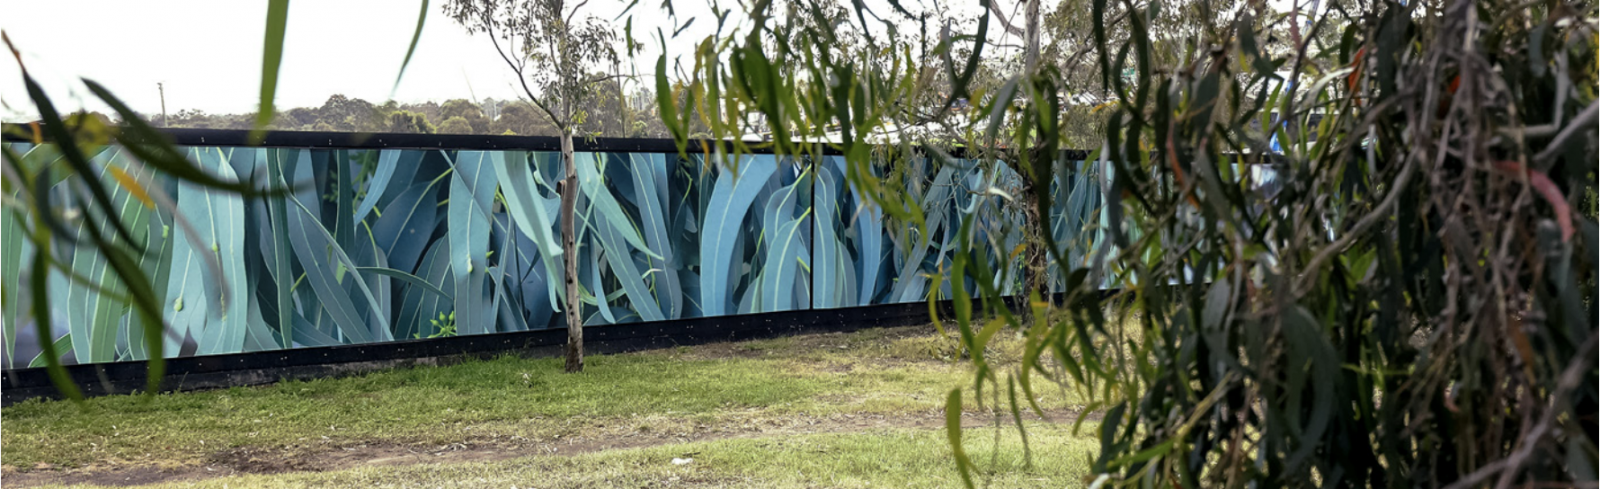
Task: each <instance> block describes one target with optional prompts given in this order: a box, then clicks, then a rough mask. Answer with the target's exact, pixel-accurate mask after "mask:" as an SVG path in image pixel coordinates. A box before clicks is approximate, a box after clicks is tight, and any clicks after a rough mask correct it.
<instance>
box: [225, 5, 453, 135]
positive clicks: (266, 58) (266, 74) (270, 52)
mask: <svg viewBox="0 0 1600 489" xmlns="http://www.w3.org/2000/svg"><path fill="white" fill-rule="evenodd" d="M288 27H289V0H267V33H266V38H265V40H264V41H263V44H262V51H261V96H260V99H261V102H260V110H259V111H257V112H256V121H255V128H254V129H253V130H252V131H251V132H250V140H251V141H252V142H255V143H260V142H261V139H262V138H264V137H265V136H266V132H265V130H266V128H267V124H271V123H272V117H273V116H274V115H275V114H276V113H277V109H276V107H275V106H274V104H273V101H274V100H275V99H276V97H277V93H278V67H279V66H281V65H282V64H283V35H284V31H285V30H287V29H288ZM417 28H418V29H419V34H420V29H421V28H422V26H421V25H418V26H417ZM408 56H409V55H408ZM396 83H399V82H398V81H396Z"/></svg>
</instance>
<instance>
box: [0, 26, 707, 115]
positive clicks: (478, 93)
mask: <svg viewBox="0 0 1600 489" xmlns="http://www.w3.org/2000/svg"><path fill="white" fill-rule="evenodd" d="M443 3H444V2H443V1H439V0H435V1H433V2H432V5H431V6H430V12H429V17H428V20H427V23H426V25H425V26H424V28H423V33H422V38H421V42H420V44H419V45H418V46H417V52H416V54H415V55H414V56H413V58H412V60H411V64H410V66H409V67H408V68H407V69H406V73H405V77H404V79H403V80H402V81H401V83H400V85H399V88H398V90H395V91H394V92H393V93H394V97H393V98H394V99H395V100H398V101H400V102H405V103H409V102H423V101H435V102H442V101H444V100H448V99H453V98H465V99H477V100H482V99H484V98H488V97H493V98H496V99H509V98H515V97H516V96H517V94H518V93H520V90H519V89H516V88H513V85H514V84H515V83H516V78H515V77H514V76H513V75H512V74H511V72H510V69H509V68H507V66H506V64H505V61H503V60H502V59H501V58H500V57H499V55H498V54H496V53H495V50H494V47H493V45H492V44H490V41H489V38H488V37H486V36H485V35H483V34H479V35H477V36H472V35H468V34H467V33H466V30H465V29H463V28H462V27H461V26H460V25H458V24H456V23H455V22H454V21H453V20H451V19H450V18H448V17H445V16H444V15H443V13H442V7H441V5H442V4H443ZM646 4H648V7H647V6H646ZM419 7H420V3H419V2H416V1H407V0H393V1H377V0H328V1H317V2H310V1H299V2H290V6H289V20H288V31H287V33H286V39H287V40H286V41H285V45H284V58H283V65H282V68H281V71H280V76H279V82H278V92H277V102H276V103H277V106H278V107H279V108H280V109H285V108H291V107H308V106H320V105H322V103H323V101H325V100H327V99H328V97H329V96H330V95H333V94H344V95H346V96H349V97H355V98H362V99H366V100H368V101H372V102H376V103H381V102H382V101H384V100H389V99H390V90H391V89H392V88H394V82H395V76H396V75H397V74H398V73H399V69H400V63H401V61H402V60H403V59H404V58H405V52H406V48H407V47H408V46H409V43H410V40H411V36H412V34H413V33H414V31H415V28H416V21H417V14H418V10H419ZM626 7H627V4H625V3H623V2H621V1H619V0H590V2H589V4H588V5H586V6H585V10H587V11H588V12H590V13H591V14H592V15H595V16H597V17H600V18H602V19H605V20H611V18H612V17H615V16H616V15H617V14H619V13H621V12H622V11H623V10H624V9H625V8H626ZM675 8H676V9H677V12H678V14H679V16H680V18H682V19H683V20H684V21H686V20H687V18H688V17H689V16H696V15H697V16H701V17H706V18H702V19H700V20H698V21H696V22H695V23H694V24H693V25H691V26H690V27H689V29H687V30H685V31H684V33H683V34H682V35H681V36H680V38H679V39H677V40H676V41H678V42H676V43H674V45H673V46H672V47H671V49H674V50H675V49H677V48H680V47H681V48H682V49H683V50H684V52H687V50H688V49H691V45H690V44H689V42H690V41H688V40H689V39H699V38H701V37H704V36H706V35H709V34H710V33H711V30H712V26H713V24H714V22H713V21H711V20H710V19H709V17H710V14H709V12H710V8H709V7H707V6H706V5H705V4H704V3H703V2H698V1H680V2H677V3H676V4H675ZM658 9H659V3H657V2H656V1H655V0H645V1H641V2H640V3H639V4H638V5H636V6H635V7H634V9H633V10H632V11H631V12H630V14H631V15H632V16H633V17H634V19H633V30H634V35H635V37H636V38H639V39H640V40H641V41H642V42H644V44H645V46H646V49H647V51H646V52H644V53H641V54H639V55H638V57H637V58H636V59H637V61H636V62H635V64H636V65H637V67H638V68H639V71H640V72H641V74H646V75H652V76H653V69H654V67H655V61H656V57H657V56H658V55H659V53H660V48H659V44H658V43H657V42H656V41H654V40H653V37H647V36H646V35H645V34H644V33H645V32H649V33H654V32H655V31H656V28H657V27H659V28H661V29H662V30H664V31H665V32H667V33H668V35H669V36H670V35H671V32H672V27H673V24H672V20H671V19H670V18H669V17H668V16H667V15H665V13H664V12H658ZM266 11H267V2H266V1H265V0H226V1H217V0H209V1H203V0H162V1H158V2H142V1H141V2H128V1H110V0H104V1H89V0H45V1H39V0H31V1H30V0H0V30H4V31H5V33H6V34H7V35H8V36H9V37H10V38H11V41H12V42H13V43H15V45H16V47H17V49H18V50H20V51H21V53H22V60H23V62H24V63H26V64H27V67H28V70H29V73H30V74H32V75H33V76H34V78H35V79H37V80H39V83H40V84H41V85H42V86H43V87H44V88H45V91H46V92H47V93H49V94H50V96H51V98H52V99H53V100H54V101H55V104H56V106H57V108H58V109H62V110H64V111H71V110H77V109H80V108H88V109H89V110H102V111H103V110H105V109H104V106H103V105H100V104H99V103H98V102H97V101H95V100H94V97H93V95H92V94H90V93H89V92H88V91H87V90H86V89H84V88H83V84H82V82H81V81H79V78H88V79H92V80H95V81H97V82H99V83H101V84H102V85H105V86H106V87H107V88H108V89H110V90H111V92H112V93H114V94H116V95H117V96H118V97H119V98H121V99H123V101H124V102H127V103H128V104H129V105H130V106H132V107H133V109H134V110H136V111H139V112H143V113H147V114H155V113H159V112H160V111H161V95H160V91H158V89H157V83H160V84H162V85H163V86H164V87H165V91H166V107H167V110H168V111H169V112H172V113H175V112H177V111H178V110H181V109H199V110H203V111H206V112H209V113H242V112H253V111H255V110H256V104H257V101H258V100H259V93H260V87H261V85H260V84H261V48H262V44H263V38H264V37H265V36H264V33H265V29H266ZM625 21H626V18H624V19H621V20H617V21H616V22H615V24H614V25H615V26H616V27H617V28H618V29H619V30H620V29H621V27H622V25H623V24H624V22H625ZM63 32H65V33H70V35H62V33H63ZM652 36H653V34H652ZM624 62H625V63H626V61H624ZM624 69H625V70H626V69H627V65H626V64H625V65H624ZM643 81H644V82H646V83H648V84H649V85H647V86H654V81H652V80H651V79H649V78H645V79H644V80H643ZM0 102H3V103H4V106H3V107H0V117H3V118H4V120H6V121H8V122H15V121H25V120H33V118H34V114H35V113H36V112H35V110H34V108H33V104H32V103H31V102H30V101H29V100H28V94H27V90H26V89H25V87H24V85H23V82H22V75H21V71H20V70H19V69H18V67H17V64H16V62H15V61H14V60H12V59H10V58H9V57H7V58H5V59H0Z"/></svg>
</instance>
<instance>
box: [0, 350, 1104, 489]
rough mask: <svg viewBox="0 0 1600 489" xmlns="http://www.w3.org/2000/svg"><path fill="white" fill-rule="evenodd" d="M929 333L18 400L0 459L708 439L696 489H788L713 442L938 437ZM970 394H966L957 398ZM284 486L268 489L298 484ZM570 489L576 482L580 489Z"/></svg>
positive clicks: (964, 380)
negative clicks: (768, 488)
mask: <svg viewBox="0 0 1600 489" xmlns="http://www.w3.org/2000/svg"><path fill="white" fill-rule="evenodd" d="M932 329H933V328H932V327H921V328H897V329H890V330H869V331H863V332H858V333H850V334H827V335H810V336H801V337H790V338H778V339H772V340H763V341H752V342H745V343H732V344H716V345H704V346H697V347H678V348H673V349H667V350H657V351H651V352H641V353H632V354H622V355H606V356H591V357H589V359H588V366H587V370H586V371H585V372H584V373H582V374H578V375H567V374H563V373H560V370H561V364H560V360H559V359H522V358H514V357H503V358H498V359H493V360H486V361H470V362H466V363H462V364H457V365H451V366H444V367H422V368H410V369H399V370H391V371H383V372H376V373H371V374H367V375H362V376H357V377H348V378H340V379H321V380H313V381H303V382H298V381H297V382H283V383H279V384H275V385H271V386H264V387H254V388H235V389H227V390H217V391H207V392H190V393H178V394H163V395H159V396H155V397H153V398H147V397H143V396H115V397H103V398H95V399H90V400H88V401H85V402H83V403H80V404H74V403H71V402H63V401H45V402H41V401H29V402H24V403H19V404H17V405H14V406H11V407H7V408H4V409H3V410H0V418H3V421H4V423H3V425H0V446H4V449H5V460H4V464H5V467H6V469H7V470H11V471H15V470H21V471H27V470H34V469H35V468H43V467H54V468H71V467H87V468H90V469H95V470H100V469H107V468H116V467H128V466H141V467H152V466H155V467H172V466H192V465H199V464H201V463H204V462H205V461H206V460H207V459H208V457H212V456H215V455H216V454H218V453H222V452H226V451H228V450H231V449H236V448H241V447H244V448H249V449H251V450H258V451H259V450H266V451H269V452H272V453H276V454H278V455H280V456H283V457H291V456H315V454H317V453H322V452H327V451H331V450H338V449H339V447H341V446H354V445H357V444H369V443H372V444H400V445H418V446H440V445H448V444H455V443H464V444H474V445H479V446H484V445H487V446H498V445H504V446H507V447H527V446H532V445H535V444H538V443H541V442H550V441H552V440H556V439H562V440H565V439H568V438H570V437H572V436H582V437H587V438H589V439H607V440H609V439H627V438H628V437H640V439H641V440H644V441H643V442H641V443H639V444H640V445H642V444H654V443H668V442H671V441H675V440H680V439H689V440H695V439H708V440H711V441H705V442H702V444H703V445H704V446H703V447H700V446H699V445H696V446H697V447H698V448H692V449H685V450H692V451H693V450H703V451H705V453H706V454H707V455H706V456H705V457H706V458H705V461H706V462H707V463H706V464H705V465H704V466H705V467H709V468H708V469H706V470H710V472H707V475H706V476H707V477H711V476H715V477H716V478H724V477H734V478H735V479H737V478H738V477H753V478H759V479H762V480H771V481H780V482H781V481H785V480H790V479H786V478H785V477H788V476H785V475H783V474H780V473H776V472H772V473H769V472H760V471H757V472H749V471H748V470H755V469H752V468H749V467H745V466H747V465H759V464H758V463H756V462H761V463H773V462H780V461H779V460H776V458H775V457H772V456H770V455H760V456H758V458H759V459H760V460H751V461H750V463H740V462H738V460H739V457H741V456H746V455H747V456H752V457H757V455H751V454H753V453H757V452H752V451H751V450H750V447H751V446H752V445H749V444H751V443H768V442H763V441H760V439H722V438H727V437H736V438H743V437H758V436H760V435H762V433H763V432H767V431H772V430H774V429H781V428H784V427H791V428H792V427H794V426H797V425H801V426H803V425H805V424H806V423H810V422H816V421H817V420H824V421H826V420H828V419H841V418H842V417H852V416H860V415H881V416H885V417H888V418H917V419H920V420H923V421H927V420H929V419H932V420H934V424H935V425H937V420H939V419H942V418H941V417H940V416H942V415H941V414H940V413H942V409H943V405H944V396H945V395H946V394H947V393H948V392H949V390H950V389H951V388H954V387H963V386H965V387H970V385H971V371H970V365H968V364H965V363H958V362H954V361H951V360H949V359H950V358H951V357H952V356H954V355H956V354H957V353H958V349H956V348H955V347H954V343H953V341H952V340H948V339H944V338H940V337H938V336H937V335H936V334H934V333H933V331H932ZM999 343H1000V345H999V346H997V347H996V348H995V349H994V350H993V351H992V352H991V354H990V355H991V358H999V359H1002V361H1004V360H1005V359H1007V358H1014V356H1015V353H1016V349H1017V346H1016V341H1015V340H1014V339H1011V340H1008V341H1002V342H999ZM967 390H968V391H969V392H968V395H969V396H970V390H971V389H970V388H969V389H967ZM1041 401H1042V404H1043V405H1044V406H1045V407H1046V408H1047V409H1067V408H1074V407H1078V406H1081V403H1080V402H1078V401H1077V400H1076V399H1075V398H1072V397H1070V396H1067V395H1065V394H1064V393H1062V392H1061V391H1058V390H1052V391H1049V392H1045V393H1043V397H1042V399H1041ZM965 405H966V406H968V407H969V408H971V407H972V406H973V405H974V402H973V400H971V399H969V400H968V401H967V402H966V403H965ZM927 424H928V423H926V422H923V423H918V424H917V425H919V426H926V425H927ZM905 426H906V425H905V424H900V425H895V424H890V425H889V427H905ZM790 431H791V432H792V431H794V430H790ZM931 433H933V434H931V435H928V434H904V433H902V434H896V435H892V436H901V437H912V438H915V439H916V440H923V437H925V436H933V437H934V438H931V439H929V440H931V441H927V442H926V443H931V444H932V445H929V446H923V444H924V441H916V442H915V443H912V444H911V445H910V447H919V448H915V449H914V450H911V451H910V452H908V453H904V454H899V455H896V456H904V457H912V458H917V457H923V458H921V459H918V460H923V461H924V462H926V463H930V464H931V463H934V462H933V461H932V460H933V459H934V458H939V459H940V460H941V461H940V462H938V463H939V464H940V465H938V467H944V465H946V462H944V461H943V459H942V457H944V455H938V456H935V454H934V452H936V451H937V450H935V448H936V447H935V446H938V447H942V446H943V443H944V442H943V438H942V437H943V433H942V432H941V431H938V430H932V431H931ZM816 436H820V438H810V437H807V438H805V439H808V440H810V439H815V440H822V441H826V442H827V443H829V444H835V445H837V446H839V447H840V448H838V450H839V451H840V452H839V453H853V452H851V450H857V449H861V450H867V448H865V447H870V446H878V445H875V444H879V445H882V446H888V445H896V446H898V443H890V442H887V441H885V438H884V437H885V436H891V435H888V434H879V435H866V434H851V435H838V436H824V435H816ZM790 438H791V437H785V438H784V439H785V440H788V439H790ZM651 440H653V441H651ZM1063 440H1065V438H1063ZM822 441H818V443H822ZM1063 443H1065V441H1063ZM910 447H908V449H910ZM675 449H677V448H672V449H668V448H665V447H658V448H654V449H645V450H637V451H630V452H626V453H617V454H613V453H612V452H601V453H594V454H587V455H582V456H578V457H574V458H570V459H569V458H565V457H563V458H561V459H560V460H544V459H541V460H540V461H539V462H537V463H531V465H529V466H528V467H522V468H516V469H515V470H544V471H557V472H559V471H561V470H562V469H561V465H562V464H598V465H600V466H606V464H620V463H623V462H624V461H629V462H627V463H634V462H632V461H639V460H644V459H648V458H650V457H655V456H656V455H657V454H659V453H664V452H662V451H661V450H675ZM784 450H789V448H784ZM867 451H868V452H870V451H871V450H867ZM712 454H721V455H712ZM741 454H745V455H741ZM859 456H861V457H867V456H869V454H860V455H859ZM719 457H720V458H719ZM700 458H702V457H697V460H699V459H700ZM823 458H826V457H823ZM719 460H722V461H725V462H719ZM797 460H800V461H796V462H793V463H813V462H804V460H806V458H805V457H800V459H797ZM781 462H782V464H788V463H790V462H787V461H781ZM814 463H816V464H823V462H822V461H821V460H817V461H814ZM841 463H843V462H841ZM919 463H921V462H919ZM780 465H781V464H780ZM641 467H643V466H641ZM719 467H721V468H719ZM808 467H809V466H808ZM821 468H822V467H821V466H818V467H814V468H804V467H797V468H795V470H799V471H802V472H805V471H809V470H813V469H816V470H820V469H821ZM712 469H715V470H712ZM724 469H726V470H724ZM747 469H748V470H747ZM406 470H411V469H404V470H400V469H392V468H388V469H371V470H369V471H363V470H355V471H351V472H341V473H339V475H337V477H358V478H360V477H379V475H378V473H380V472H391V471H397V473H400V472H405V471H406ZM451 470H456V469H451ZM460 470H468V469H460ZM503 470H505V471H513V469H512V468H510V467H506V468H503ZM662 470H667V469H662ZM693 470H700V469H698V468H696V469H693ZM941 470H943V469H942V468H941ZM910 472H916V471H915V470H910ZM658 473H659V474H664V473H666V472H660V471H657V470H655V469H650V470H643V471H642V472H641V473H640V474H639V475H638V477H653V475H652V474H657V475H659V474H658ZM730 474H731V475H730ZM514 475H515V474H514V473H512V472H506V473H505V474H504V476H505V477H512V476H514ZM321 476H328V477H333V476H334V475H331V474H323V475H321ZM293 477H319V475H304V476H293ZM293 477H285V478H283V479H281V480H283V481H293V480H300V479H294V478H293ZM618 477H624V475H618ZM629 477H631V476H629ZM697 477H698V476H697ZM907 477H910V476H909V475H908V476H907ZM273 480H280V479H273ZM308 480H309V479H308ZM351 480H355V479H351ZM397 480H405V479H403V478H402V479H397ZM530 480H539V479H530ZM619 480H622V479H619ZM716 480H722V479H716ZM794 480H797V481H798V480H802V479H794ZM905 480H906V481H909V482H915V481H914V480H912V479H905ZM939 480H944V479H943V478H940V479H939ZM284 483H285V484H289V485H295V484H296V483H293V482H284ZM571 483H572V484H577V485H583V482H582V481H581V480H578V479H572V480H571ZM863 483H864V482H863ZM796 484H798V482H796ZM841 484H842V483H841ZM875 484H876V483H875ZM336 485H343V484H342V483H341V484H336ZM827 485H830V486H833V485H837V484H832V483H830V484H827ZM544 486H545V484H544V483H540V487H544ZM846 486H847V487H848V486H849V485H847V484H846ZM778 487H783V486H778Z"/></svg>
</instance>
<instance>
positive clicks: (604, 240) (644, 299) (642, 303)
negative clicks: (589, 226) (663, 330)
mask: <svg viewBox="0 0 1600 489" xmlns="http://www.w3.org/2000/svg"><path fill="white" fill-rule="evenodd" d="M595 227H596V230H595V235H596V236H597V237H598V238H599V241H600V245H601V246H603V247H605V250H604V253H605V257H606V263H608V264H610V265H611V271H612V273H613V274H615V275H616V277H617V280H618V281H620V282H622V289H623V290H625V291H627V293H628V301H629V302H630V303H631V304H632V305H633V310H634V312H637V313H638V314H639V317H641V318H643V319H644V320H645V321H660V320H662V319H666V317H665V316H663V315H662V314H661V307H660V305H658V304H657V303H656V298H655V296H654V295H652V294H651V293H650V288H649V287H648V286H646V285H645V284H644V280H643V276H644V273H643V272H642V271H640V270H639V268H638V267H637V266H636V265H637V263H635V261H634V259H633V257H632V256H631V254H630V253H629V252H628V248H627V245H626V244H624V243H623V238H622V236H621V235H622V232H621V231H619V230H618V229H617V224H616V223H614V222H611V221H606V220H600V221H599V222H597V223H595ZM596 268H599V267H598V266H597V267H596ZM597 293H598V292H597Z"/></svg>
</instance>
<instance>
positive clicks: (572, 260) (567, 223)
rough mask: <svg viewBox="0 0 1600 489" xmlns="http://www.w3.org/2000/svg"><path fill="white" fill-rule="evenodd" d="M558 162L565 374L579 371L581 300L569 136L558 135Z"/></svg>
mask: <svg viewBox="0 0 1600 489" xmlns="http://www.w3.org/2000/svg"><path fill="white" fill-rule="evenodd" d="M561 162H562V163H563V164H565V165H566V167H567V178H566V179H565V180H562V183H561V250H562V252H561V253H562V254H563V255H565V257H566V260H565V262H566V280H567V311H566V317H567V372H568V373H571V372H582V371H583V314H582V311H583V301H582V299H581V298H580V297H578V243H577V240H578V232H577V220H578V218H577V208H578V170H577V168H576V167H574V166H573V161H572V133H571V131H562V133H561Z"/></svg>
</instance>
